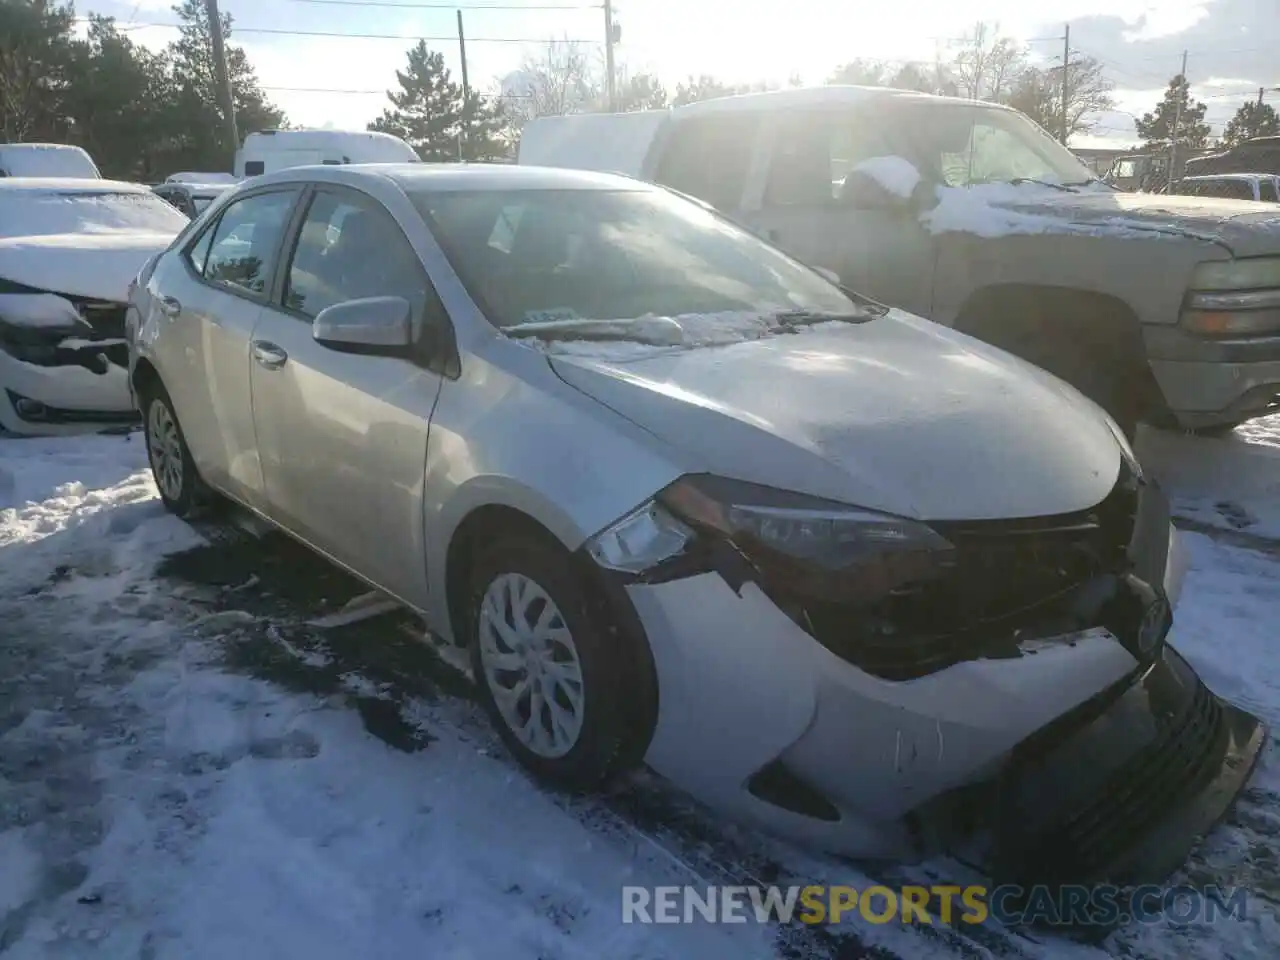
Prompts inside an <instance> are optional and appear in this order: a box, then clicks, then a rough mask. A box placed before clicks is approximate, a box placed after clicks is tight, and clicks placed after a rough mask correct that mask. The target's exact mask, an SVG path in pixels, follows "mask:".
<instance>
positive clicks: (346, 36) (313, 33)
mask: <svg viewBox="0 0 1280 960" xmlns="http://www.w3.org/2000/svg"><path fill="white" fill-rule="evenodd" d="M75 19H76V20H81V19H83V18H81V17H76V18H75ZM125 26H127V27H129V28H133V29H137V28H142V27H156V28H161V29H164V30H180V29H182V27H181V24H177V23H143V22H138V21H134V22H133V23H130V24H126V25H125ZM232 33H233V34H238V33H251V34H268V35H275V36H285V37H335V38H337V39H339V40H430V41H432V42H437V43H438V42H444V41H454V40H457V39H458V37H457V34H453V35H451V36H447V37H428V36H414V35H406V34H400V33H344V32H340V31H337V30H283V29H271V28H267V27H242V26H240V25H239V24H237V25H236V27H235V29H234V30H233V31H232ZM548 40H551V41H553V42H555V43H590V44H599V43H600V42H601V41H600V40H588V39H585V38H574V37H566V38H564V39H559V38H556V37H467V43H546V42H547V41H548Z"/></svg>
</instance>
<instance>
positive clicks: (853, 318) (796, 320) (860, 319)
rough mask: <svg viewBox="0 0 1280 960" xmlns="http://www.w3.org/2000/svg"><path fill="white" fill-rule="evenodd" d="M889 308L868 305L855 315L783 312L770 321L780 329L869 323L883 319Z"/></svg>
mask: <svg viewBox="0 0 1280 960" xmlns="http://www.w3.org/2000/svg"><path fill="white" fill-rule="evenodd" d="M888 312H889V308H888V307H885V306H881V305H880V304H878V303H877V304H874V305H871V304H868V305H867V306H866V307H864V308H862V309H860V310H858V311H856V312H854V313H830V312H827V311H824V310H783V311H782V312H781V313H775V314H774V315H773V316H772V317H771V318H770V319H772V320H773V321H774V323H776V324H777V325H778V326H779V327H781V328H784V329H790V328H792V327H807V326H812V325H813V324H815V323H867V322H868V321H871V320H875V319H876V318H877V317H883V316H884V315H885V314H886V313H888Z"/></svg>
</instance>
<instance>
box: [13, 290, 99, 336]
mask: <svg viewBox="0 0 1280 960" xmlns="http://www.w3.org/2000/svg"><path fill="white" fill-rule="evenodd" d="M0 322H4V323H8V324H12V325H13V326H18V327H39V328H40V329H44V330H48V329H53V330H83V329H85V326H86V324H85V322H84V320H82V319H81V317H80V311H79V310H77V309H76V308H75V307H74V306H73V305H72V303H71V301H70V300H67V299H65V298H64V297H60V296H58V295H57V294H54V293H0Z"/></svg>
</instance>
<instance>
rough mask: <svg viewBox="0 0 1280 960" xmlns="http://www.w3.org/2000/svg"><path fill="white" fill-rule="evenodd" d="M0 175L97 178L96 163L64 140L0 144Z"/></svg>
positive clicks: (98, 176)
mask: <svg viewBox="0 0 1280 960" xmlns="http://www.w3.org/2000/svg"><path fill="white" fill-rule="evenodd" d="M0 177H71V178H74V179H77V180H82V179H89V180H101V179H102V174H101V173H99V172H98V165H97V164H96V163H94V162H93V157H91V156H89V154H87V153H86V152H85V151H84V150H82V149H81V148H80V147H73V146H71V145H70V144H67V143H0Z"/></svg>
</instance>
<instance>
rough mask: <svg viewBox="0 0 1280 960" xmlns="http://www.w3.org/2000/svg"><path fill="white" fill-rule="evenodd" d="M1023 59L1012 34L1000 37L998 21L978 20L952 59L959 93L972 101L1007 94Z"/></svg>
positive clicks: (1019, 72)
mask: <svg viewBox="0 0 1280 960" xmlns="http://www.w3.org/2000/svg"><path fill="white" fill-rule="evenodd" d="M1026 60H1027V51H1026V48H1025V47H1023V45H1022V44H1021V43H1019V42H1018V41H1016V40H1014V39H1013V38H1012V37H1006V36H1001V34H1000V25H999V24H992V25H988V24H986V23H979V24H978V25H977V26H976V27H975V28H974V31H973V34H972V35H971V36H969V37H967V38H966V39H965V41H964V44H963V46H962V47H961V48H960V50H959V52H958V53H957V54H956V56H955V60H954V62H953V69H954V70H955V75H956V82H957V86H958V87H959V90H960V94H961V95H962V96H966V97H969V98H970V99H973V100H999V99H1000V98H1001V97H1003V96H1005V95H1006V94H1008V92H1009V88H1010V86H1011V85H1012V84H1013V82H1014V80H1015V79H1016V78H1017V77H1018V76H1019V75H1020V74H1021V73H1022V71H1023V69H1024V68H1025V66H1026Z"/></svg>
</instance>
